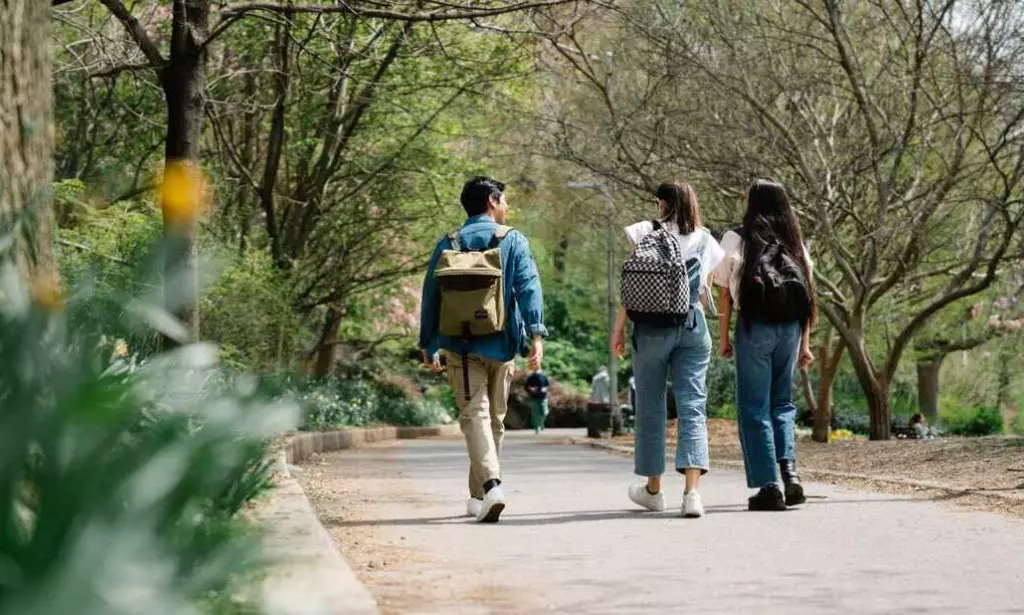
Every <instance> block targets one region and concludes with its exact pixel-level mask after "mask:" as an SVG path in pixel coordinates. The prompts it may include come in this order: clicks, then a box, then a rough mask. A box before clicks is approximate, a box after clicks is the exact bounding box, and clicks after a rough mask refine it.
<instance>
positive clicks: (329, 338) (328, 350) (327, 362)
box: [313, 307, 341, 378]
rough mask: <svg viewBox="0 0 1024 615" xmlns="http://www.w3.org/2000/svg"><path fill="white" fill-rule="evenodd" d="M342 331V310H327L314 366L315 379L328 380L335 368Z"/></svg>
mask: <svg viewBox="0 0 1024 615" xmlns="http://www.w3.org/2000/svg"><path fill="white" fill-rule="evenodd" d="M340 329H341V310H339V309H338V308H335V307H330V308H328V309H327V316H326V317H324V328H323V330H322V331H321V332H320V342H319V344H317V351H316V363H315V364H314V365H313V377H314V378H326V377H327V376H329V375H330V373H331V368H333V367H334V355H335V353H336V352H337V344H338V331H339V330H340Z"/></svg>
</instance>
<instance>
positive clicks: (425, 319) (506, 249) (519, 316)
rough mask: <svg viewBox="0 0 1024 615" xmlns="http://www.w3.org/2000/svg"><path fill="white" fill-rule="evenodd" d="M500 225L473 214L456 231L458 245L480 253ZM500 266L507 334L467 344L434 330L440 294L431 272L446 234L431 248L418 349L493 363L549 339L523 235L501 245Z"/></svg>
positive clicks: (517, 234)
mask: <svg viewBox="0 0 1024 615" xmlns="http://www.w3.org/2000/svg"><path fill="white" fill-rule="evenodd" d="M497 227H498V225H497V223H495V222H494V220H493V219H491V217H490V216H486V215H483V216H473V217H471V218H469V219H468V220H466V224H465V225H464V226H463V227H462V228H461V229H460V230H459V243H461V244H462V248H463V249H464V250H484V249H486V248H487V246H488V245H489V244H490V243H491V240H492V239H493V238H494V232H495V230H496V229H497ZM500 245H501V267H502V276H503V279H504V281H505V283H504V284H503V285H502V288H503V289H504V295H505V308H506V309H505V315H506V318H505V330H504V331H502V332H500V333H494V334H492V335H487V336H483V337H477V338H472V339H470V340H468V341H466V340H462V339H459V338H450V337H447V336H444V335H441V334H440V332H439V331H438V328H439V324H438V322H439V317H440V310H441V291H440V289H439V288H438V285H437V279H436V278H435V277H434V269H435V267H437V261H438V259H439V258H440V256H441V252H443V251H444V250H450V249H451V247H452V245H451V241H450V240H449V239H448V237H447V236H445V237H442V238H441V240H440V241H438V242H437V246H436V247H435V248H434V254H433V256H431V258H430V265H429V266H428V267H427V276H426V278H425V279H424V280H423V301H422V305H421V308H420V338H419V346H420V348H421V349H423V350H426V351H427V353H428V354H430V355H433V354H434V353H435V352H437V351H438V350H448V351H450V352H455V353H459V354H461V353H463V352H466V353H467V354H471V355H476V356H479V357H483V358H485V359H490V360H492V361H511V360H512V359H514V358H515V355H516V354H520V355H523V356H526V354H527V352H528V351H529V348H530V340H531V339H532V338H533V336H534V335H541V336H547V334H548V331H547V329H546V328H545V327H544V297H543V294H542V291H541V287H540V276H539V275H538V273H537V265H536V263H535V262H534V260H533V255H532V254H531V253H530V243H529V242H528V241H527V239H526V237H525V236H524V235H523V234H522V233H520V232H518V231H512V232H511V233H509V234H508V235H506V236H505V238H504V239H503V240H502V242H501V244H500Z"/></svg>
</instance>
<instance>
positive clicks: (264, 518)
mask: <svg viewBox="0 0 1024 615" xmlns="http://www.w3.org/2000/svg"><path fill="white" fill-rule="evenodd" d="M458 433H459V428H458V425H441V426H436V427H371V428H366V429H339V430H335V431H326V432H306V433H298V434H292V435H289V436H287V437H285V438H283V439H282V440H280V441H278V442H277V443H276V445H275V446H274V447H273V454H274V456H275V462H276V467H275V470H276V473H275V477H274V483H275V486H274V490H273V492H272V493H271V495H270V497H269V498H267V499H266V500H264V501H262V502H260V504H259V505H258V506H257V507H256V509H255V510H254V513H253V514H254V517H255V519H256V521H257V523H259V525H260V527H261V528H262V529H263V554H264V556H265V557H266V558H267V559H268V561H270V562H271V565H270V567H269V569H268V570H267V574H266V576H265V577H264V579H263V581H262V583H261V587H260V590H261V594H262V599H263V604H264V607H265V608H266V609H267V611H268V612H270V613H274V614H275V615H300V614H301V615H313V614H317V615H319V614H324V615H327V614H334V613H344V614H345V615H379V613H380V608H379V607H378V605H377V601H376V600H375V599H374V597H373V595H372V594H371V593H370V591H369V590H368V589H367V588H366V586H364V585H363V584H362V583H361V582H360V581H359V580H358V578H356V575H355V573H354V572H353V571H352V568H351V566H350V565H349V563H348V562H347V561H346V560H345V558H344V557H342V555H341V550H340V549H339V546H338V545H337V544H336V543H335V541H334V539H333V538H332V537H331V535H330V534H329V533H328V532H327V530H326V529H325V528H324V527H323V525H322V524H321V523H320V520H319V519H318V518H317V516H316V513H315V512H314V511H313V506H312V504H310V502H309V498H308V497H307V496H306V493H305V492H304V491H303V489H302V486H301V485H300V484H299V481H297V480H296V479H295V478H294V477H293V476H292V474H291V471H292V470H293V469H295V468H294V465H293V464H299V463H302V462H303V461H306V460H307V459H309V458H310V457H311V456H312V455H314V454H316V453H326V452H332V451H340V450H346V449H349V448H356V447H359V446H363V445H366V444H371V443H374V442H383V441H387V440H405V439H416V438H427V437H439V436H441V437H443V436H454V435H458ZM298 471H301V470H298Z"/></svg>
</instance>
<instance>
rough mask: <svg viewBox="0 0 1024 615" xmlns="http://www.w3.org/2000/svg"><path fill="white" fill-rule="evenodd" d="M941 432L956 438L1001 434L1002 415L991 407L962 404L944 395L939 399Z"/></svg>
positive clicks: (997, 409)
mask: <svg viewBox="0 0 1024 615" xmlns="http://www.w3.org/2000/svg"><path fill="white" fill-rule="evenodd" d="M939 418H940V419H941V420H942V427H941V429H942V431H943V432H945V433H949V434H953V435H957V436H991V435H995V434H1001V433H1003V414H1002V413H1001V412H1000V411H999V408H995V407H993V406H975V405H971V404H964V403H962V402H960V401H959V400H957V399H956V398H954V397H952V396H949V395H944V396H942V397H941V398H940V399H939Z"/></svg>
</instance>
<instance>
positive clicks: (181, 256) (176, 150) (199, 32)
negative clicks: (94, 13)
mask: <svg viewBox="0 0 1024 615" xmlns="http://www.w3.org/2000/svg"><path fill="white" fill-rule="evenodd" d="M209 10H210V2H209V0H175V2H174V24H173V29H172V32H171V55H170V61H169V62H168V64H167V66H166V67H164V69H163V70H162V71H161V74H160V81H161V85H162V87H163V90H164V97H165V99H166V104H167V142H166V146H165V150H164V157H165V160H164V165H165V169H166V168H170V167H171V166H173V165H179V164H185V165H188V166H189V167H190V168H198V162H199V138H200V136H201V134H202V127H203V105H204V90H205V88H206V82H205V75H204V73H203V64H204V60H205V56H206V54H205V52H204V50H203V48H202V42H203V40H204V39H205V37H206V36H207V33H208V31H209ZM200 207H201V203H198V202H197V203H194V204H193V211H194V214H193V215H190V216H186V217H185V218H184V219H183V218H181V217H180V212H179V213H177V214H176V213H174V212H171V211H169V210H168V208H166V207H165V208H164V228H165V231H166V232H167V233H168V235H169V237H168V239H169V245H170V246H171V248H170V254H169V256H168V259H167V264H166V271H165V273H166V276H167V285H166V286H165V292H166V293H167V297H166V300H167V301H168V307H169V308H170V311H171V312H172V313H174V314H175V316H177V317H178V318H179V319H180V320H181V321H182V322H183V323H185V325H186V327H187V328H188V331H189V334H190V335H191V337H192V339H197V338H198V337H199V306H198V303H197V299H198V289H199V269H198V267H197V262H198V251H197V246H196V242H195V239H196V222H197V215H198V213H199V210H200ZM179 276H180V277H179ZM175 279H176V280H177V281H178V284H176V285H174V286H172V285H171V284H172V283H173V282H172V280H175ZM164 343H165V346H174V345H175V344H176V340H172V339H170V338H165V340H164Z"/></svg>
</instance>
